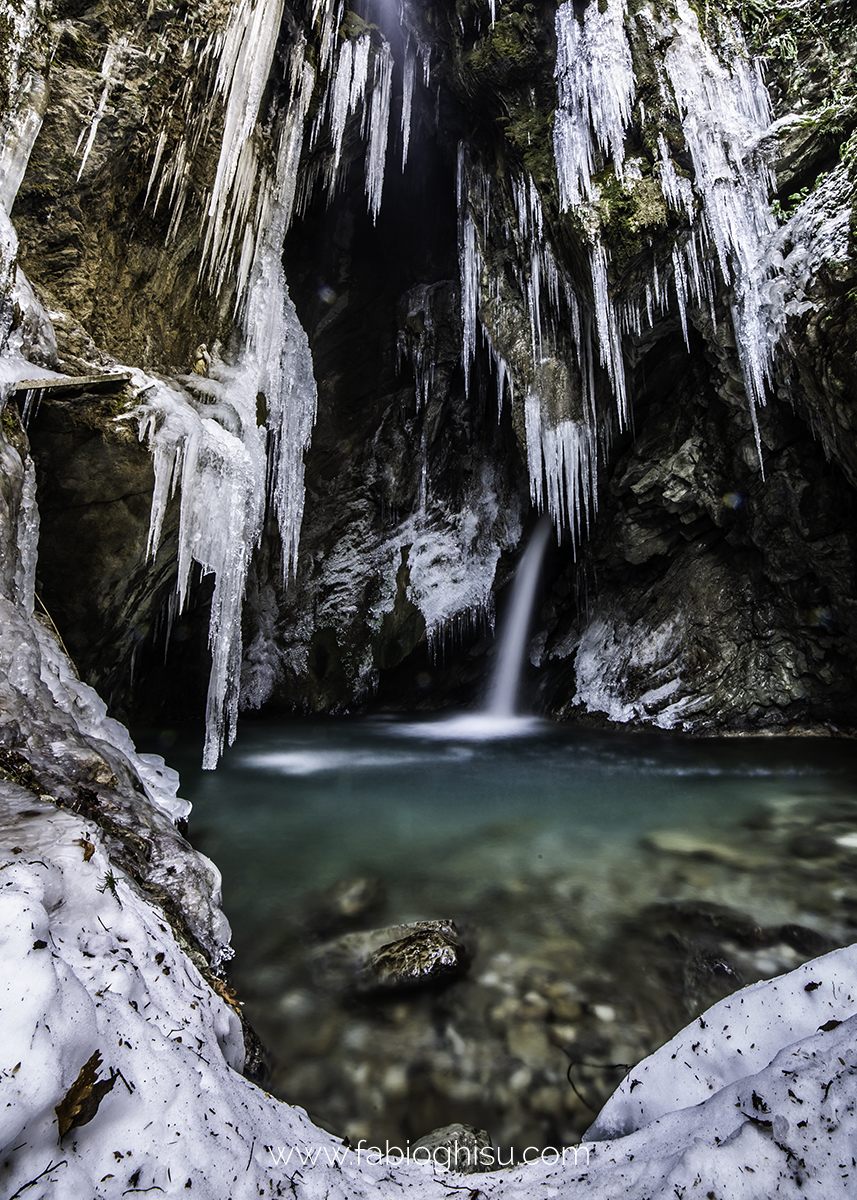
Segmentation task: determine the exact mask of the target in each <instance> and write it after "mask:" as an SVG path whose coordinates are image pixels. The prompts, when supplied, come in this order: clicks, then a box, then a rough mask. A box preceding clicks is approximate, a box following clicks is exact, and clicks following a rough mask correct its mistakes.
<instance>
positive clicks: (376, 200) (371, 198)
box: [366, 42, 393, 224]
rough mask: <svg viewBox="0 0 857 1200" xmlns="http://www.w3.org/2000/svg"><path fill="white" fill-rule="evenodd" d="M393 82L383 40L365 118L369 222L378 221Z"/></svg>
mask: <svg viewBox="0 0 857 1200" xmlns="http://www.w3.org/2000/svg"><path fill="white" fill-rule="evenodd" d="M392 81H393V54H392V51H391V50H390V46H389V43H388V42H384V43H383V45H382V47H381V49H380V50H378V51H377V52H376V54H375V62H374V71H373V81H372V105H371V111H370V117H369V147H368V149H367V151H366V199H367V201H368V204H369V212H370V213H371V214H372V222H373V224H374V223H375V222H376V221H377V220H378V212H379V210H380V208H381V193H382V191H383V190H384V163H385V160H386V157H387V138H388V126H389V121H390V99H391V95H392Z"/></svg>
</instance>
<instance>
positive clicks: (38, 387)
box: [15, 371, 131, 399]
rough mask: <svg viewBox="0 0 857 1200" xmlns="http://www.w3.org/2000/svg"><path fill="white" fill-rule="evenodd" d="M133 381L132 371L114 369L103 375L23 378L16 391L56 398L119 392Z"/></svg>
mask: <svg viewBox="0 0 857 1200" xmlns="http://www.w3.org/2000/svg"><path fill="white" fill-rule="evenodd" d="M130 381H131V372H130V371H118V372H117V371H114V372H111V373H109V374H103V375H63V376H62V377H61V378H60V379H22V380H21V381H20V382H19V383H17V384H16V385H15V393H16V394H21V393H23V392H41V393H42V395H43V396H45V395H47V396H50V397H53V398H55V399H60V398H62V397H69V396H75V395H78V396H80V395H91V394H93V393H95V394H98V393H101V392H118V391H121V389H122V388H123V387H124V386H125V384H126V383H130Z"/></svg>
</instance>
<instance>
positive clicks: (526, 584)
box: [487, 517, 551, 718]
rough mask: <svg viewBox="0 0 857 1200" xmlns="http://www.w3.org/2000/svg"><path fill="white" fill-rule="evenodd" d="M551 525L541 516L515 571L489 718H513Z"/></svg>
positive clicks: (490, 690) (490, 699)
mask: <svg viewBox="0 0 857 1200" xmlns="http://www.w3.org/2000/svg"><path fill="white" fill-rule="evenodd" d="M550 528H551V526H550V521H549V520H548V519H547V518H546V517H542V519H541V520H540V521H539V523H538V525H537V526H536V529H535V532H534V533H533V536H532V537H531V538H530V542H529V545H528V546H527V549H526V550H525V551H524V556H523V558H522V559H521V562H520V565H519V566H518V570H517V571H516V573H515V582H514V585H513V587H512V599H511V604H510V608H509V615H508V617H507V619H506V621H505V622H504V625H503V629H502V632H501V635H500V653H499V655H498V656H497V666H496V668H495V670H494V675H493V677H492V679H491V686H490V689H489V693H488V706H487V711H488V714H489V715H490V716H492V717H501V718H502V717H512V716H514V714H515V702H516V700H517V698H518V684H519V682H520V678H521V671H522V669H523V666H524V655H525V653H526V649H527V633H528V631H529V628H530V621H531V619H532V615H533V605H534V603H535V598H536V587H537V585H538V582H539V572H540V570H541V565H542V559H543V558H544V553H545V547H546V546H547V544H548V534H549V533H550Z"/></svg>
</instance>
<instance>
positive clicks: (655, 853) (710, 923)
mask: <svg viewBox="0 0 857 1200" xmlns="http://www.w3.org/2000/svg"><path fill="white" fill-rule="evenodd" d="M530 851H531V847H530V846H529V845H526V844H525V842H524V841H523V840H522V843H521V854H520V857H519V860H518V861H517V862H513V861H511V860H510V861H509V863H508V878H507V881H506V883H505V886H502V887H500V886H496V885H492V886H490V887H489V886H484V885H480V884H479V883H478V880H477V879H476V878H474V881H473V883H472V885H471V886H470V887H469V888H468V886H467V885H466V884H464V885H463V886H462V889H461V891H460V893H459V895H458V897H457V899H456V902H455V903H454V904H453V905H452V906H450V902H449V893H448V889H447V891H446V896H445V895H444V894H443V893H444V888H441V887H440V886H439V885H434V886H433V883H432V880H431V879H422V878H420V876H419V871H418V869H415V872H414V880H413V885H412V889H411V893H410V897H409V901H410V904H411V911H410V912H409V913H401V912H391V906H390V903H389V901H387V900H386V899H385V889H384V883H383V881H382V880H378V879H354V880H349V881H342V883H341V884H339V885H337V886H336V887H334V888H331V889H328V890H327V891H325V892H323V893H313V894H310V895H307V896H306V897H305V900H304V902H303V903H302V904H301V905H299V906H298V907H297V908H296V909H295V910H292V911H290V912H285V913H283V914H282V915H281V917H280V919H278V920H275V921H273V922H268V923H267V927H266V928H265V930H264V931H261V932H260V933H259V936H258V937H257V938H255V939H254V940H253V945H252V947H251V946H248V945H243V946H242V945H241V944H240V943H239V945H238V956H237V958H236V961H235V964H234V967H235V969H234V980H235V982H236V983H237V985H238V989H239V994H240V996H241V998H242V999H243V1000H244V1001H245V1013H246V1015H247V1016H248V1017H249V1018H250V1020H251V1022H252V1023H253V1024H254V1025H255V1026H256V1028H257V1029H258V1031H259V1033H260V1035H261V1037H262V1039H263V1041H264V1042H265V1044H266V1046H267V1047H268V1050H269V1058H270V1062H269V1067H270V1075H269V1078H268V1080H267V1082H266V1086H267V1087H268V1088H269V1089H270V1090H272V1091H273V1092H274V1094H276V1095H278V1096H281V1097H283V1098H284V1099H287V1100H289V1101H291V1102H293V1103H296V1104H299V1105H301V1106H302V1107H305V1108H306V1109H307V1110H308V1111H309V1113H310V1114H311V1115H312V1117H313V1118H314V1119H315V1120H316V1121H317V1122H318V1123H320V1124H321V1125H322V1126H324V1127H326V1128H328V1129H330V1130H331V1131H333V1132H335V1133H337V1134H340V1135H343V1136H346V1137H347V1138H348V1139H350V1141H351V1142H352V1143H353V1144H355V1145H356V1144H357V1143H358V1142H359V1140H360V1139H361V1138H362V1139H366V1140H367V1141H369V1142H370V1143H373V1144H380V1145H381V1146H383V1145H384V1144H385V1141H387V1140H389V1141H390V1142H391V1143H394V1144H402V1145H404V1144H405V1143H407V1142H408V1141H410V1142H411V1143H413V1142H414V1141H415V1140H416V1139H418V1138H420V1137H422V1136H423V1135H425V1134H426V1133H427V1132H428V1131H430V1130H432V1129H434V1128H436V1127H438V1126H443V1125H446V1124H448V1123H450V1122H455V1121H461V1122H464V1123H465V1124H469V1125H473V1126H476V1127H477V1128H484V1129H486V1130H487V1131H488V1132H489V1134H490V1136H491V1138H492V1140H493V1143H494V1145H495V1146H496V1147H498V1148H500V1151H501V1154H503V1155H504V1156H506V1155H508V1154H510V1153H514V1154H516V1155H518V1156H520V1155H521V1154H522V1153H523V1152H524V1150H525V1149H526V1148H527V1147H528V1146H533V1147H538V1148H543V1147H547V1146H561V1145H569V1144H574V1143H577V1142H579V1141H580V1140H581V1139H582V1137H583V1135H584V1132H585V1131H586V1129H587V1128H588V1126H589V1125H590V1124H591V1122H592V1120H593V1118H594V1115H595V1112H596V1111H597V1110H598V1109H600V1108H601V1106H602V1104H603V1103H604V1102H605V1101H606V1099H607V1097H608V1096H609V1095H610V1094H611V1093H612V1092H613V1090H614V1089H615V1088H616V1086H617V1085H618V1084H619V1082H620V1081H621V1079H622V1078H623V1076H624V1075H625V1074H626V1073H627V1072H628V1071H629V1070H630V1068H631V1067H632V1066H634V1065H635V1064H636V1063H638V1062H639V1060H640V1059H642V1058H643V1057H645V1056H646V1055H648V1054H650V1053H652V1051H653V1050H655V1049H656V1048H657V1047H658V1046H659V1045H661V1044H663V1042H665V1041H666V1040H668V1039H669V1038H670V1037H672V1036H673V1034H675V1033H676V1032H677V1031H678V1030H679V1029H680V1028H682V1027H683V1026H685V1025H687V1024H688V1022H689V1021H691V1020H692V1019H693V1018H694V1017H696V1016H698V1015H699V1014H700V1013H702V1012H703V1011H704V1010H705V1009H706V1008H707V1007H709V1006H710V1005H711V1004H713V1003H715V1002H716V1001H717V1000H719V999H721V998H723V997H725V996H727V995H728V994H730V993H731V992H733V991H735V990H736V989H737V988H739V987H742V986H743V985H745V984H748V983H752V982H755V981H757V980H760V979H765V978H769V977H772V976H775V975H779V974H781V973H784V972H786V971H789V970H791V969H793V968H794V967H796V966H797V965H798V964H800V963H802V962H804V961H806V960H807V959H810V958H813V957H815V956H817V955H819V954H822V953H824V952H825V951H827V950H828V949H831V948H833V947H834V946H838V945H845V944H848V943H849V942H850V941H853V940H854V936H855V935H854V929H855V926H857V791H855V790H853V789H851V788H849V787H848V786H847V785H846V784H843V785H842V786H841V787H837V788H836V789H835V790H833V789H831V790H829V791H827V792H825V793H824V794H815V795H812V794H807V792H806V791H802V790H800V789H799V788H796V789H795V791H794V793H792V794H789V793H788V792H787V791H785V790H784V791H783V793H782V794H781V795H780V796H777V797H773V798H771V799H769V800H768V801H766V802H765V803H764V804H763V805H760V806H758V807H756V808H755V809H754V810H753V811H752V812H750V813H748V814H747V816H746V818H745V819H744V821H743V822H742V823H741V824H736V825H735V827H734V828H733V829H732V830H726V831H723V830H721V831H718V834H717V835H716V836H715V835H710V836H705V835H703V834H692V833H689V832H688V831H687V830H685V829H682V830H679V829H670V828H665V829H663V830H657V831H654V832H652V833H649V834H647V835H646V836H645V837H644V838H642V839H640V841H639V842H638V844H637V845H635V846H632V847H630V848H629V847H628V846H617V845H616V844H615V843H614V844H613V845H612V846H611V845H609V844H605V845H603V846H602V847H601V848H600V849H598V848H593V849H592V851H591V853H590V854H589V855H588V856H587V858H586V860H585V863H584V864H581V863H576V864H575V865H574V867H573V869H572V868H569V869H568V870H566V871H563V870H561V869H556V868H555V867H552V868H551V869H550V870H548V871H546V872H544V871H540V870H539V869H538V864H537V863H536V864H534V863H533V862H532V861H529V860H528V855H529V853H530ZM397 903H400V901H397ZM440 917H443V918H445V919H446V921H445V922H439V923H438V924H439V925H440V926H444V925H445V926H446V928H447V931H449V928H450V926H449V922H450V921H454V923H455V924H454V926H453V927H452V928H453V930H454V932H453V934H452V938H453V941H455V942H456V943H457V944H458V945H459V946H463V947H464V948H465V951H466V953H464V954H461V953H458V954H457V957H456V958H455V962H454V965H451V966H450V968H449V969H448V970H447V971H446V972H445V973H444V974H443V976H442V977H441V978H438V979H432V978H430V977H429V978H426V980H424V986H422V987H420V986H413V982H414V981H413V980H409V981H408V982H409V986H405V985H404V984H403V983H402V981H401V980H398V981H397V980H396V979H393V978H389V977H388V979H387V980H386V981H385V982H384V983H382V982H380V981H378V982H377V986H374V987H372V986H369V987H367V986H366V974H365V968H364V967H361V966H360V954H359V948H360V947H363V949H364V951H365V953H366V956H367V957H366V959H365V961H369V960H370V959H371V956H372V955H373V954H375V956H376V957H377V952H378V947H379V945H385V946H386V957H387V960H388V965H389V960H390V959H391V958H395V955H396V951H397V948H398V949H401V947H402V946H403V945H404V944H405V943H406V942H407V940H408V931H407V930H402V929H401V928H399V929H389V928H386V929H385V926H387V925H389V920H390V918H394V919H396V920H399V919H402V918H409V919H412V920H416V919H418V918H440ZM360 930H363V931H369V930H372V931H375V932H374V934H373V935H365V936H364V935H361V934H360V933H357V932H354V931H360ZM415 936H417V935H416V934H414V933H411V935H410V937H411V940H413V938H414V937H415ZM355 948H357V950H356V949H355ZM345 949H348V951H349V954H350V962H351V967H350V968H345V969H343V968H342V963H343V961H344V958H343V952H344V950H345ZM441 950H442V939H441V941H440V942H439V943H438V953H440V952H441ZM346 957H347V956H346ZM333 962H338V963H339V964H340V967H339V969H338V970H337V969H332V968H331V963H333ZM450 962H452V960H450Z"/></svg>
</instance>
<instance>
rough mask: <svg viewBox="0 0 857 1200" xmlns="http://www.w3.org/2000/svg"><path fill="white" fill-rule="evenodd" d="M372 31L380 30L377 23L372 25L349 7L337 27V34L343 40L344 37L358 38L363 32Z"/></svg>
mask: <svg viewBox="0 0 857 1200" xmlns="http://www.w3.org/2000/svg"><path fill="white" fill-rule="evenodd" d="M373 31H376V32H380V30H379V29H378V26H377V25H372V24H371V23H370V22H369V21H364V19H363V17H361V16H358V14H357V13H356V12H352V11H351V10H350V9H349V10H348V12H347V13H346V14H345V17H344V18H343V21H342V24H341V25H340V27H339V36H340V37H341V38H342V39H343V40H345V39H346V38H358V37H361V36H362V35H363V34H364V33H372V32H373Z"/></svg>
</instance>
